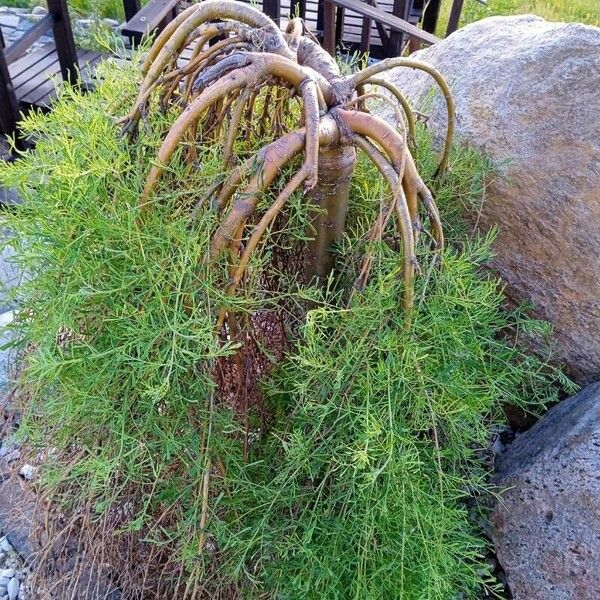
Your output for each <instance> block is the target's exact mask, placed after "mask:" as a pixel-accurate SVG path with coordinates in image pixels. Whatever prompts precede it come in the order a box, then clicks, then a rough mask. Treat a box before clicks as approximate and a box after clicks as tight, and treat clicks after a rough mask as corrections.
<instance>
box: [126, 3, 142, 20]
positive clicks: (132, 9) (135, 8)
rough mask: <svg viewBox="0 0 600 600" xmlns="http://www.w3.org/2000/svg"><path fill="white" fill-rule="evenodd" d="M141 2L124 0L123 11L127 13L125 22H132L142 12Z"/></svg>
mask: <svg viewBox="0 0 600 600" xmlns="http://www.w3.org/2000/svg"><path fill="white" fill-rule="evenodd" d="M140 8H141V5H140V0H123V11H124V12H125V20H126V21H130V20H131V19H133V17H134V16H135V15H136V14H137V13H138V12H140Z"/></svg>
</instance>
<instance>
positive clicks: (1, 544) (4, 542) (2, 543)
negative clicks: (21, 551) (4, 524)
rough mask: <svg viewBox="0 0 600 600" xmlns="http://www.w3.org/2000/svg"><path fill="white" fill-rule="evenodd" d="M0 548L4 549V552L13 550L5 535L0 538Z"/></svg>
mask: <svg viewBox="0 0 600 600" xmlns="http://www.w3.org/2000/svg"><path fill="white" fill-rule="evenodd" d="M0 548H1V549H2V550H4V552H14V548H13V547H12V546H11V544H10V542H9V541H8V540H7V539H6V537H3V538H2V539H0Z"/></svg>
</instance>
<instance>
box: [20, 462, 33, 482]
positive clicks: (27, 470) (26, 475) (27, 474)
mask: <svg viewBox="0 0 600 600" xmlns="http://www.w3.org/2000/svg"><path fill="white" fill-rule="evenodd" d="M36 470H37V469H36V468H35V467H34V466H33V465H23V466H22V467H21V470H20V471H19V475H20V476H21V477H23V479H26V480H27V481H30V480H31V479H33V477H34V475H35V472H36Z"/></svg>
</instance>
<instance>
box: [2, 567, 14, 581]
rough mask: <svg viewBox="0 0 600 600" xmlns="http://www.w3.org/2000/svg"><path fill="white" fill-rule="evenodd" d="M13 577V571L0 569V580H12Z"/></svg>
mask: <svg viewBox="0 0 600 600" xmlns="http://www.w3.org/2000/svg"><path fill="white" fill-rule="evenodd" d="M14 576H15V570H14V569H1V570H0V579H12V578H13V577H14Z"/></svg>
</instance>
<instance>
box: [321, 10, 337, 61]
mask: <svg viewBox="0 0 600 600" xmlns="http://www.w3.org/2000/svg"><path fill="white" fill-rule="evenodd" d="M335 12H336V11H335V4H334V3H333V2H332V0H324V2H323V47H324V48H325V50H327V52H329V54H332V55H334V54H335V44H336V39H335Z"/></svg>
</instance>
